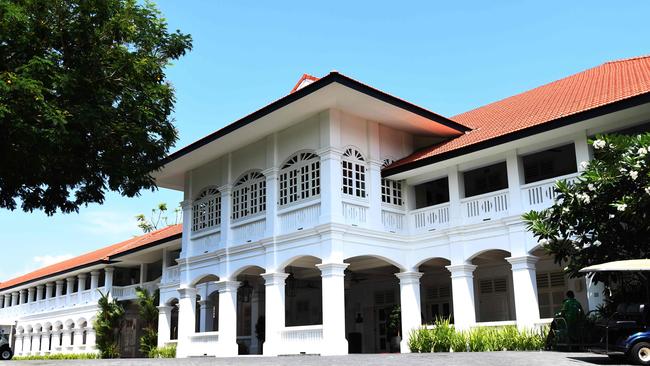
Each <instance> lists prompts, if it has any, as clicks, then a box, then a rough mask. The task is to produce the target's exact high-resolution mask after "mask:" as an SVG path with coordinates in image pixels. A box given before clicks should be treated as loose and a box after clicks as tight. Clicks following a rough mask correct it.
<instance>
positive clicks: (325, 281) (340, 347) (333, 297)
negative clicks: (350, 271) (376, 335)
mask: <svg viewBox="0 0 650 366" xmlns="http://www.w3.org/2000/svg"><path fill="white" fill-rule="evenodd" d="M348 266H349V264H347V263H326V264H317V265H316V267H318V269H320V271H321V277H322V291H323V301H325V299H327V304H325V303H324V304H323V343H322V344H323V347H322V349H321V354H322V355H324V356H338V355H347V354H348V341H347V339H346V338H345V272H344V271H345V269H346V268H347V267H348Z"/></svg>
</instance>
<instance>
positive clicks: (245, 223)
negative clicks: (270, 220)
mask: <svg viewBox="0 0 650 366" xmlns="http://www.w3.org/2000/svg"><path fill="white" fill-rule="evenodd" d="M231 227H232V237H233V244H242V243H250V242H252V241H255V240H259V239H261V238H263V237H264V231H265V230H266V217H265V216H264V215H263V214H262V215H261V216H256V217H252V218H247V219H246V220H242V221H240V222H233V223H232V224H231Z"/></svg>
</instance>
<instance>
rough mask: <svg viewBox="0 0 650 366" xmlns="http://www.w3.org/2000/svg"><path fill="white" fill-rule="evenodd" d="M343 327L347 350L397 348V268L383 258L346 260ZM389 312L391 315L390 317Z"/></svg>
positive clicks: (389, 350)
mask: <svg viewBox="0 0 650 366" xmlns="http://www.w3.org/2000/svg"><path fill="white" fill-rule="evenodd" d="M345 263H348V264H349V266H348V268H347V269H346V271H345V329H346V334H347V340H348V352H349V353H384V352H399V351H400V346H399V343H400V340H401V339H400V334H399V333H400V332H401V329H400V326H399V319H400V313H399V305H400V292H399V291H400V290H399V280H398V279H397V277H396V276H395V274H396V273H398V272H400V269H399V268H398V267H396V266H395V265H393V264H391V263H389V262H388V261H387V260H385V259H380V258H378V257H374V256H358V257H353V258H349V259H346V260H345ZM391 315H392V316H391Z"/></svg>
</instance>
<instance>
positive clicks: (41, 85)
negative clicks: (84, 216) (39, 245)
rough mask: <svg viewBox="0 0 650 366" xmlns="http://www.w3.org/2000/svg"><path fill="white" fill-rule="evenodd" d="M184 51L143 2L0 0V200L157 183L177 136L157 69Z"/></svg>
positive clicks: (28, 204) (184, 40) (48, 209)
mask: <svg viewBox="0 0 650 366" xmlns="http://www.w3.org/2000/svg"><path fill="white" fill-rule="evenodd" d="M191 47H192V40H191V37H190V36H189V35H187V34H183V33H181V32H180V31H176V32H169V31H168V30H167V24H166V22H165V20H164V19H163V18H162V17H161V14H160V13H159V11H158V10H157V9H156V7H155V6H154V5H153V4H152V3H150V2H145V3H144V4H142V3H141V2H139V1H136V0H83V1H82V0H50V1H40V0H0V156H1V157H2V159H0V207H2V208H7V209H10V210H14V209H16V207H18V205H20V206H21V208H22V209H23V210H25V211H32V210H43V211H44V212H45V213H47V214H48V215H52V214H54V213H55V212H57V210H60V211H61V212H65V213H69V212H75V211H78V210H79V208H80V206H82V205H87V204H89V203H102V202H103V201H104V195H105V193H106V191H108V190H110V191H116V192H119V193H120V194H122V195H124V196H128V197H133V196H136V195H138V194H139V192H140V191H141V190H142V189H152V190H153V189H155V188H156V185H155V181H154V179H153V177H152V175H151V172H152V171H156V170H157V169H159V168H160V166H161V160H162V158H163V157H164V156H166V154H167V153H168V151H169V149H170V148H171V147H172V146H173V144H174V143H175V141H176V140H177V131H176V129H175V128H174V126H173V124H172V120H171V118H170V114H171V112H172V110H173V106H174V101H175V99H174V90H173V88H172V86H171V85H170V84H169V82H168V81H167V80H166V75H165V68H166V67H167V66H168V65H169V64H170V62H171V61H172V60H176V59H178V58H180V57H181V56H183V55H184V54H185V53H186V52H187V51H188V50H190V49H191Z"/></svg>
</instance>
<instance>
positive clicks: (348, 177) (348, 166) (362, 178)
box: [341, 147, 366, 198]
mask: <svg viewBox="0 0 650 366" xmlns="http://www.w3.org/2000/svg"><path fill="white" fill-rule="evenodd" d="M341 164H342V166H343V193H344V194H347V195H350V196H354V197H361V198H366V163H365V159H364V158H363V155H361V153H360V152H359V151H357V150H355V149H354V148H351V147H349V148H347V149H346V150H345V152H344V153H343V159H342V161H341Z"/></svg>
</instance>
